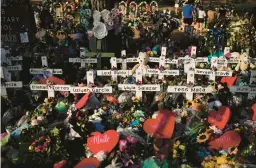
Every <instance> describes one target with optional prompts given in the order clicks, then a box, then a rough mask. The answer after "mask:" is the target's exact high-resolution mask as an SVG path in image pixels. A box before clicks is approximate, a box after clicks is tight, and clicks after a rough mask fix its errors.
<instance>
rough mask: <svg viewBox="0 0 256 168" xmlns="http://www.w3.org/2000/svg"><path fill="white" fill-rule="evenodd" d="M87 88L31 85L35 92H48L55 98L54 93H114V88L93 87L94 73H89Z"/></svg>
mask: <svg viewBox="0 0 256 168" xmlns="http://www.w3.org/2000/svg"><path fill="white" fill-rule="evenodd" d="M86 76H87V86H71V85H46V84H31V85H30V89H31V90H34V91H47V92H48V97H55V94H54V92H69V93H72V94H77V93H87V92H89V91H90V92H93V93H102V94H104V93H112V87H111V86H109V87H108V86H106V87H91V86H90V85H91V84H92V83H94V72H93V71H87V74H86Z"/></svg>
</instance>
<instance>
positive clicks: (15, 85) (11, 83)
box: [0, 67, 23, 96]
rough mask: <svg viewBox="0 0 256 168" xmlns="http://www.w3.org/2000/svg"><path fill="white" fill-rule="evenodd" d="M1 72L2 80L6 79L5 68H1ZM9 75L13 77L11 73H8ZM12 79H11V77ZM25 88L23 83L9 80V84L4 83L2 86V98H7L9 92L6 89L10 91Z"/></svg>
mask: <svg viewBox="0 0 256 168" xmlns="http://www.w3.org/2000/svg"><path fill="white" fill-rule="evenodd" d="M0 69H1V70H0V71H1V78H4V79H5V74H4V68H3V67H1V68H0ZM7 74H8V75H10V76H11V74H10V73H7ZM9 78H10V79H11V77H9ZM22 87H23V83H22V81H15V82H14V81H11V80H9V81H8V82H4V83H2V86H1V95H2V96H7V91H6V89H9V88H13V89H15V88H16V89H17V88H22Z"/></svg>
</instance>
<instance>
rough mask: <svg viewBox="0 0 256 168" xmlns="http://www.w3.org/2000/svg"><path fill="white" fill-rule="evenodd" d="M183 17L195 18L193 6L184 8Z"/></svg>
mask: <svg viewBox="0 0 256 168" xmlns="http://www.w3.org/2000/svg"><path fill="white" fill-rule="evenodd" d="M182 12H183V16H184V18H193V15H192V14H193V6H191V5H185V6H184V7H183V8H182Z"/></svg>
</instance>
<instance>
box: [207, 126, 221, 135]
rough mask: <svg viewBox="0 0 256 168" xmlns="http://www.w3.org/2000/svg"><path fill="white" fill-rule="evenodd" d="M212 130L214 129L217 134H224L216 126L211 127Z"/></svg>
mask: <svg viewBox="0 0 256 168" xmlns="http://www.w3.org/2000/svg"><path fill="white" fill-rule="evenodd" d="M210 129H212V130H213V132H214V133H215V134H222V133H223V132H222V131H221V130H220V129H218V128H217V127H216V126H210Z"/></svg>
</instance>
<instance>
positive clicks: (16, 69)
mask: <svg viewBox="0 0 256 168" xmlns="http://www.w3.org/2000/svg"><path fill="white" fill-rule="evenodd" d="M6 69H7V70H8V71H22V66H21V65H16V66H7V67H6Z"/></svg>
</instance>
